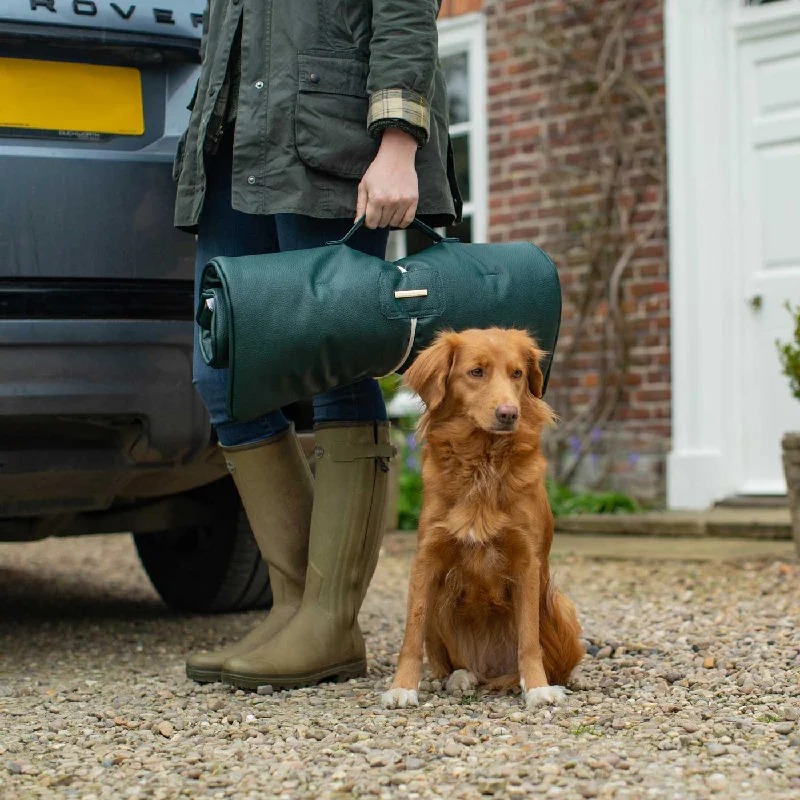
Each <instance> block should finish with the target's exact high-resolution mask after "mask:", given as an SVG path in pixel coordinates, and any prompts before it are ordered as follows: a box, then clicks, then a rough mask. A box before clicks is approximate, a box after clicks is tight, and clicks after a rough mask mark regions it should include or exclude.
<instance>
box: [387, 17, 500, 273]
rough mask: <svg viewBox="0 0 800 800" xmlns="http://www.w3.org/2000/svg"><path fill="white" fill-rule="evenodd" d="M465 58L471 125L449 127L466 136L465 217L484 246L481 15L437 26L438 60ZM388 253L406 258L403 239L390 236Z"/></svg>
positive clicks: (486, 177)
mask: <svg viewBox="0 0 800 800" xmlns="http://www.w3.org/2000/svg"><path fill="white" fill-rule="evenodd" d="M457 53H466V54H467V70H468V72H469V78H470V94H469V103H470V121H469V122H465V123H461V124H459V125H451V126H450V132H451V134H452V135H458V134H460V133H468V134H469V147H470V149H469V180H470V201H469V202H468V203H464V216H465V217H467V216H469V217H470V219H471V221H472V241H473V242H485V241H486V237H487V229H488V186H489V172H488V160H489V158H488V151H487V135H486V24H485V20H484V16H483V14H482V13H480V12H477V13H473V14H462V15H460V16H456V17H447V18H445V19H443V20H440V22H439V58H446V57H447V56H451V55H455V54H457ZM392 239H394V240H395V241H392V242H390V245H389V252H390V253H391V254H392V255H393V257H394V258H404V257H405V255H406V242H405V236H404V235H403V234H402V233H393V234H392Z"/></svg>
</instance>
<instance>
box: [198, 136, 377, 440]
mask: <svg viewBox="0 0 800 800" xmlns="http://www.w3.org/2000/svg"><path fill="white" fill-rule="evenodd" d="M231 139H232V136H230V135H228V136H226V137H225V138H224V139H223V141H222V142H221V146H220V149H219V151H218V152H217V153H216V155H215V156H214V157H213V158H212V160H211V163H210V164H209V165H208V174H207V183H206V196H205V203H204V205H203V213H202V215H201V217H200V224H199V228H198V236H197V263H196V269H195V305H196V303H197V295H198V288H199V283H200V274H201V272H202V269H203V267H204V266H205V264H206V263H207V262H208V261H209V260H210V259H212V258H214V257H215V256H248V255H257V254H259V253H275V252H280V251H287V250H302V249H305V248H309V247H321V246H323V245H324V244H325V243H326V242H329V241H331V240H332V239H341V237H342V236H343V235H344V234H345V233H347V231H348V230H349V229H350V227H351V225H352V221H351V220H349V219H316V218H314V217H305V216H301V215H300V214H276V215H274V216H256V215H253V214H243V213H242V212H240V211H234V210H233V209H232V208H231V166H232V153H231ZM388 236H389V233H388V229H378V230H374V231H372V230H369V229H368V228H363V227H362V228H361V229H360V230H359V231H357V233H356V234H355V235H354V236H353V237H352V238H351V239H350V240H349V241H348V244H349V245H350V246H351V247H354V248H355V249H357V250H361V251H362V252H364V253H368V254H370V255H374V256H378V257H380V258H383V257H384V255H385V253H386V241H387V238H388ZM227 383H228V370H226V369H212V368H211V367H209V366H208V365H207V364H206V363H205V361H203V358H202V356H201V355H200V349H199V347H198V344H197V340H196V339H195V347H194V385H195V387H196V388H197V391H198V393H199V395H200V397H201V398H202V400H203V402H204V403H205V405H206V408H207V409H208V412H209V415H210V417H211V424H212V425H213V426H214V427H215V428H216V431H217V437H218V438H219V441H220V444H222V445H223V446H225V447H233V446H235V445H241V444H251V443H253V442H259V441H262V440H266V439H270V438H272V437H273V436H277V435H279V434H281V433H283V432H284V431H285V430H286V429H287V428H288V427H289V422H288V421H287V419H286V417H285V416H284V415H283V413H282V412H281V411H271V412H270V413H269V414H265V415H264V416H263V417H259V418H258V419H254V420H251V421H249V422H234V421H233V420H232V419H231V418H230V417H229V416H228V412H227V410H226V400H227ZM313 402H314V422H315V423H321V422H367V421H372V420H385V419H386V407H385V405H384V402H383V395H382V394H381V390H380V386H379V385H378V382H377V381H376V380H374V379H373V378H364V379H363V380H360V381H357V382H356V383H351V384H349V385H347V386H341V387H337V388H335V389H330V390H328V391H326V392H322V393H321V394H318V395H317V396H316V397H314V401H313Z"/></svg>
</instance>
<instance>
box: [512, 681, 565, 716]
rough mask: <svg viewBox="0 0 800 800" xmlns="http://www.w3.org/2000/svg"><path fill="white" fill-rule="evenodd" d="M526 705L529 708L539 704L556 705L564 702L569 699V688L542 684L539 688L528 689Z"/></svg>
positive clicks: (523, 688) (523, 689)
mask: <svg viewBox="0 0 800 800" xmlns="http://www.w3.org/2000/svg"><path fill="white" fill-rule="evenodd" d="M522 691H523V692H525V706H526V707H527V708H528V710H532V709H534V708H538V707H539V706H555V705H558V704H559V703H563V702H564V700H566V699H567V690H566V689H565V688H564V687H563V686H540V687H539V688H538V689H528V690H527V691H525V686H524V685H523V687H522Z"/></svg>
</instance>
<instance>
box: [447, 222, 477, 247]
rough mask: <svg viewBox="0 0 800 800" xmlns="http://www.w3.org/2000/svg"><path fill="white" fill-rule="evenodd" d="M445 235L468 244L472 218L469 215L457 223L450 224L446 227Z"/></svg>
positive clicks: (470, 237)
mask: <svg viewBox="0 0 800 800" xmlns="http://www.w3.org/2000/svg"><path fill="white" fill-rule="evenodd" d="M447 235H448V236H455V237H456V238H457V239H461V241H462V242H464V243H465V244H469V243H470V242H471V241H472V220H471V219H470V218H469V217H464V219H462V220H461V222H459V223H458V225H450V227H449V228H447Z"/></svg>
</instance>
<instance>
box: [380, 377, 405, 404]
mask: <svg viewBox="0 0 800 800" xmlns="http://www.w3.org/2000/svg"><path fill="white" fill-rule="evenodd" d="M378 384H379V385H380V387H381V391H382V392H383V399H384V400H385V401H386V402H387V403H388V402H389V401H390V400H391V399H392V398H393V397H394V396H395V395H396V394H397V392H398V391H399V389H400V387H401V386H402V384H403V378H402V376H401V375H397V374H396V373H393V374H392V375H384V377H383V378H378Z"/></svg>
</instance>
